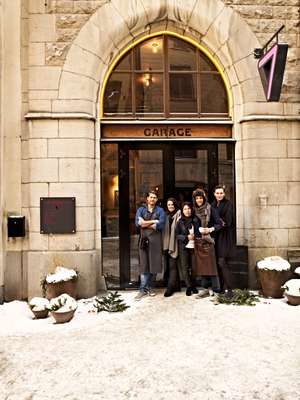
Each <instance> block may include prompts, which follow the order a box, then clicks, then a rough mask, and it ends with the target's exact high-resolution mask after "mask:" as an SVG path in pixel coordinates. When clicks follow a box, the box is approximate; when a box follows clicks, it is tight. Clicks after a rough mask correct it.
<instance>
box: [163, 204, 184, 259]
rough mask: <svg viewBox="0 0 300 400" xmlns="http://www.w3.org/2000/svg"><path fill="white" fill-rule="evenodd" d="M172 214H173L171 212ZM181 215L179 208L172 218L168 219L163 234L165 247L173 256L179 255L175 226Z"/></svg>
mask: <svg viewBox="0 0 300 400" xmlns="http://www.w3.org/2000/svg"><path fill="white" fill-rule="evenodd" d="M170 216H171V214H170ZM180 217H181V212H180V210H177V211H176V212H175V213H174V215H173V216H172V217H171V218H169V217H168V218H167V219H166V224H165V227H164V236H163V249H164V250H167V251H168V253H169V254H170V256H171V257H172V258H177V256H178V243H177V240H176V236H175V228H176V225H177V222H178V221H179V219H180Z"/></svg>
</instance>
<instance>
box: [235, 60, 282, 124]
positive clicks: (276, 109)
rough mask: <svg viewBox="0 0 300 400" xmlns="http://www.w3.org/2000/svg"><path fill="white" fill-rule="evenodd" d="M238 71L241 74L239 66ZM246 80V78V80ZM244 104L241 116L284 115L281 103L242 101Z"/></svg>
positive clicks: (241, 68)
mask: <svg viewBox="0 0 300 400" xmlns="http://www.w3.org/2000/svg"><path fill="white" fill-rule="evenodd" d="M243 62H244V61H241V62H240V63H239V64H241V63H243ZM239 71H240V73H243V72H244V71H243V67H242V66H241V65H240V66H239ZM247 79H248V78H247ZM244 101H245V102H244V104H243V116H246V115H253V114H254V115H255V114H257V115H262V114H265V115H274V114H275V115H283V114H284V106H283V103H276V102H269V103H268V102H266V101H265V102H253V101H252V102H251V101H249V102H248V101H247V99H246V98H245V99H244Z"/></svg>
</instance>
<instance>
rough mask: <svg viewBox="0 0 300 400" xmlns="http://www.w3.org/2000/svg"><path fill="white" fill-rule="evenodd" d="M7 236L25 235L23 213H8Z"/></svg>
mask: <svg viewBox="0 0 300 400" xmlns="http://www.w3.org/2000/svg"><path fill="white" fill-rule="evenodd" d="M7 234H8V237H24V236H25V217H24V216H23V215H9V216H8V217H7Z"/></svg>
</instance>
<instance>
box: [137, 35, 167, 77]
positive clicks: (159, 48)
mask: <svg viewBox="0 0 300 400" xmlns="http://www.w3.org/2000/svg"><path fill="white" fill-rule="evenodd" d="M135 69H136V70H142V71H151V70H163V40H162V38H161V37H158V38H154V39H150V40H147V41H145V42H143V43H142V44H140V45H139V46H137V47H136V49H135Z"/></svg>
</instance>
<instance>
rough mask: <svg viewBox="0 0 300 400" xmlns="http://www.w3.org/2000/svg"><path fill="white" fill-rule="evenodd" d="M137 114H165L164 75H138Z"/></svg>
mask: <svg viewBox="0 0 300 400" xmlns="http://www.w3.org/2000/svg"><path fill="white" fill-rule="evenodd" d="M135 76H136V81H135V82H136V112H137V113H141V114H144V113H162V112H163V79H162V74H151V73H149V74H148V73H145V74H136V75H135Z"/></svg>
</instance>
